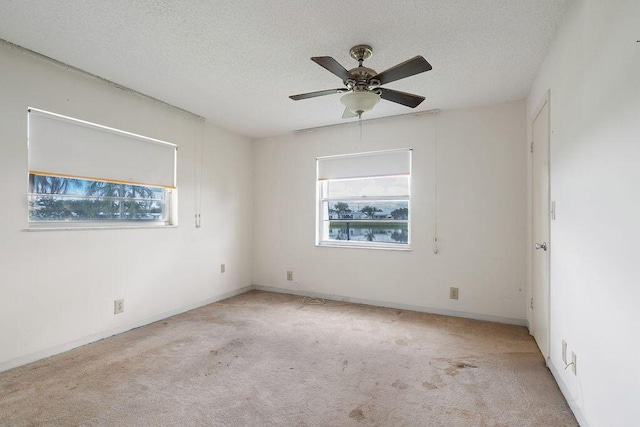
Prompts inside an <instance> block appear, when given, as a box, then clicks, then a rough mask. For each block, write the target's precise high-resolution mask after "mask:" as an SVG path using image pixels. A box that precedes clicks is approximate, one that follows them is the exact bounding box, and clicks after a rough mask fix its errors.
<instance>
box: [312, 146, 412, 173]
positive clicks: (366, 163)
mask: <svg viewBox="0 0 640 427" xmlns="http://www.w3.org/2000/svg"><path fill="white" fill-rule="evenodd" d="M317 161H318V179H319V180H325V179H347V178H364V177H375V176H392V175H408V174H410V173H411V150H410V149H408V148H407V149H401V150H389V151H376V152H371V153H360V154H347V155H342V156H331V157H318V159H317Z"/></svg>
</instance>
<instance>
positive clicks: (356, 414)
mask: <svg viewBox="0 0 640 427" xmlns="http://www.w3.org/2000/svg"><path fill="white" fill-rule="evenodd" d="M349 418H353V419H354V420H356V421H357V422H362V421H364V420H365V418H367V417H365V416H364V413H363V412H362V408H360V407H359V406H358V407H357V408H355V409H354V410H353V411H351V412H349Z"/></svg>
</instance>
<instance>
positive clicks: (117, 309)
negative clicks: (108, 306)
mask: <svg viewBox="0 0 640 427" xmlns="http://www.w3.org/2000/svg"><path fill="white" fill-rule="evenodd" d="M123 312H124V299H117V300H115V301H114V302H113V314H118V313H123Z"/></svg>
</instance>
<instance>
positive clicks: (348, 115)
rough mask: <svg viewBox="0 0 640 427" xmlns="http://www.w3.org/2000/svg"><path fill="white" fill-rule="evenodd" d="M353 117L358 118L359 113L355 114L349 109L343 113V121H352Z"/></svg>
mask: <svg viewBox="0 0 640 427" xmlns="http://www.w3.org/2000/svg"><path fill="white" fill-rule="evenodd" d="M353 117H358V114H357V113H354V112H353V111H350V110H349V109H348V108H345V109H344V113H342V118H343V119H351V118H353Z"/></svg>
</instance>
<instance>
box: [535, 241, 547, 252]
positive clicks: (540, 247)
mask: <svg viewBox="0 0 640 427" xmlns="http://www.w3.org/2000/svg"><path fill="white" fill-rule="evenodd" d="M536 249H544V250H545V251H546V250H547V242H542V243H536Z"/></svg>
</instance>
